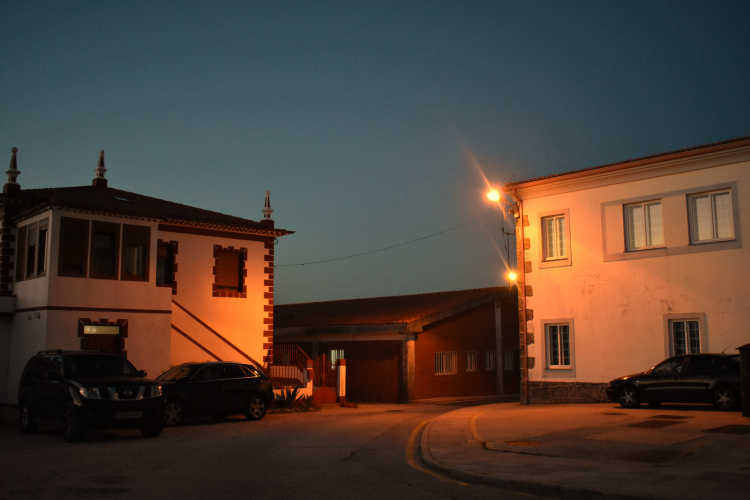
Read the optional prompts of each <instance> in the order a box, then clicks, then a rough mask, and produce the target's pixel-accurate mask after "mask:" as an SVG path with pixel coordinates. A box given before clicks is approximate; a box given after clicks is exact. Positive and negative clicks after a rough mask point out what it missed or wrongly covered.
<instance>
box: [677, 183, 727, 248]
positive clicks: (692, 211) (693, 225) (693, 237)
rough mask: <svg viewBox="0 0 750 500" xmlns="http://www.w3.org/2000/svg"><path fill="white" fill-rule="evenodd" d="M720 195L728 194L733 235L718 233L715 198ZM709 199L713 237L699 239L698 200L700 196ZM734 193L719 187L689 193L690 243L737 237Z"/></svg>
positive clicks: (695, 243)
mask: <svg viewBox="0 0 750 500" xmlns="http://www.w3.org/2000/svg"><path fill="white" fill-rule="evenodd" d="M719 195H728V196H727V200H728V201H729V210H728V213H729V215H730V217H731V220H730V221H729V228H730V229H731V235H728V236H722V237H720V236H719V235H718V227H717V225H718V224H717V220H716V215H717V214H716V211H715V210H716V204H715V200H716V197H717V196H719ZM706 197H708V199H709V202H710V203H709V208H710V210H711V213H710V215H711V216H710V220H711V238H704V239H698V237H697V234H696V231H697V227H698V226H697V224H698V220H697V214H696V204H695V203H696V200H698V199H699V198H706ZM732 198H733V193H732V190H731V189H719V190H716V191H707V192H703V193H695V194H689V195H688V197H687V203H688V220H689V224H690V243H691V244H693V245H700V244H703V243H713V242H717V241H732V240H734V239H735V238H736V230H735V227H734V224H735V214H734V200H733V199H732Z"/></svg>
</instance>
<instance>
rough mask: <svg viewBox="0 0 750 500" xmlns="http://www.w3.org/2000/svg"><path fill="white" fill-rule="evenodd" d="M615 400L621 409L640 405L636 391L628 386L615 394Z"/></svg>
mask: <svg viewBox="0 0 750 500" xmlns="http://www.w3.org/2000/svg"><path fill="white" fill-rule="evenodd" d="M617 400H618V401H619V402H620V406H622V407H623V408H635V407H637V406H638V405H640V404H641V398H640V396H639V395H638V390H637V389H636V388H635V387H633V386H630V385H626V386H625V387H623V388H622V389H620V391H619V392H618V393H617Z"/></svg>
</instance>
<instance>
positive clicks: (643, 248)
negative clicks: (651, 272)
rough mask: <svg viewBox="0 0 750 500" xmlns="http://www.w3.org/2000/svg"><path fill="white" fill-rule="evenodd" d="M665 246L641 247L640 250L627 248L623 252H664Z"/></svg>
mask: <svg viewBox="0 0 750 500" xmlns="http://www.w3.org/2000/svg"><path fill="white" fill-rule="evenodd" d="M666 248H667V247H666V246H660V247H641V248H628V249H627V250H625V253H638V252H648V251H650V250H666Z"/></svg>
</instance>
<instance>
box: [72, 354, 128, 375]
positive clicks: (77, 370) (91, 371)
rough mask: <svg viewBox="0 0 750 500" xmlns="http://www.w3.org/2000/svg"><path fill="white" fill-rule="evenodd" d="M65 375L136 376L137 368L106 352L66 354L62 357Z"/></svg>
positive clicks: (125, 360) (123, 359)
mask: <svg viewBox="0 0 750 500" xmlns="http://www.w3.org/2000/svg"><path fill="white" fill-rule="evenodd" d="M63 363H64V367H65V368H64V369H65V375H66V376H68V377H101V376H104V377H117V376H136V375H138V370H136V369H135V367H134V366H133V365H131V364H130V362H129V361H128V360H127V359H125V358H123V357H120V356H108V355H106V354H102V355H97V354H85V355H84V354H81V355H75V356H66V357H65V359H64V362H63Z"/></svg>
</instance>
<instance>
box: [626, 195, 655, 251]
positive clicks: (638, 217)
mask: <svg viewBox="0 0 750 500" xmlns="http://www.w3.org/2000/svg"><path fill="white" fill-rule="evenodd" d="M625 231H626V233H627V234H626V241H627V247H628V250H644V249H648V248H654V247H661V246H663V245H664V231H663V228H662V216H661V201H652V202H647V203H638V204H634V205H627V206H625Z"/></svg>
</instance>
